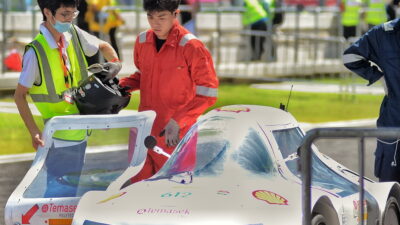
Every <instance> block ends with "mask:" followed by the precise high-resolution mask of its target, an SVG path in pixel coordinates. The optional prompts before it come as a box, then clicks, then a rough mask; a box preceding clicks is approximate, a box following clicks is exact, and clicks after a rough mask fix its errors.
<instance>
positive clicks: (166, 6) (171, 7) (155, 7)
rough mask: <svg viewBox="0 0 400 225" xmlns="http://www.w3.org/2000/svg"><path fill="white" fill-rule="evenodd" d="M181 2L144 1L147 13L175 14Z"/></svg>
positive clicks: (174, 0)
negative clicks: (162, 12)
mask: <svg viewBox="0 0 400 225" xmlns="http://www.w3.org/2000/svg"><path fill="white" fill-rule="evenodd" d="M179 3H180V0H143V8H144V10H145V11H146V12H161V11H165V10H167V11H170V12H174V11H175V10H177V9H178V6H179Z"/></svg>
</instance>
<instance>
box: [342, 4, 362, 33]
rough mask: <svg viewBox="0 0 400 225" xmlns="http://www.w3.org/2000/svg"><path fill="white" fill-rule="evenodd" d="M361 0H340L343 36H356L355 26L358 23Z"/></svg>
mask: <svg viewBox="0 0 400 225" xmlns="http://www.w3.org/2000/svg"><path fill="white" fill-rule="evenodd" d="M361 6H362V2H361V0H342V3H341V11H342V26H343V37H344V38H346V39H349V38H350V37H357V36H358V35H357V27H358V25H359V23H360V9H361Z"/></svg>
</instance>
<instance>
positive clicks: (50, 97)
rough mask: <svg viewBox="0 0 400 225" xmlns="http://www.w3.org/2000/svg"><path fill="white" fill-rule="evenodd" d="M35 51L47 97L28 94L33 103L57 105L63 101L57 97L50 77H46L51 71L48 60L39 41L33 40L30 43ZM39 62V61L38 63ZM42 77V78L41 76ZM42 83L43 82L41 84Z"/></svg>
mask: <svg viewBox="0 0 400 225" xmlns="http://www.w3.org/2000/svg"><path fill="white" fill-rule="evenodd" d="M31 44H32V45H33V46H32V47H34V49H35V53H36V58H37V59H38V62H40V63H41V65H42V66H41V77H42V79H43V78H44V79H45V82H46V87H47V95H46V94H32V93H31V94H29V95H30V96H31V98H32V100H33V101H34V102H49V103H57V102H61V101H63V99H62V97H61V96H60V95H57V93H56V89H55V87H54V82H53V78H52V76H51V75H50V76H48V75H47V74H51V69H50V65H49V60H47V57H46V52H45V51H44V49H43V46H42V45H41V44H40V43H39V41H37V40H34V41H33V42H32V43H31ZM39 60H40V61H39ZM42 75H43V76H42ZM42 83H43V82H42Z"/></svg>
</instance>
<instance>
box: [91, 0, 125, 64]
mask: <svg viewBox="0 0 400 225" xmlns="http://www.w3.org/2000/svg"><path fill="white" fill-rule="evenodd" d="M87 2H88V10H87V12H86V14H85V19H86V21H87V22H88V24H89V30H90V31H91V32H93V34H95V35H96V36H97V37H99V35H100V32H102V33H104V34H108V35H109V37H110V43H111V46H112V47H113V48H114V49H115V51H116V52H117V55H118V56H120V53H119V48H118V44H117V38H116V32H117V28H118V27H119V26H121V25H122V24H124V23H125V21H124V20H123V19H122V17H121V16H120V15H119V13H118V11H117V10H115V9H110V10H107V11H102V9H103V8H104V7H107V6H116V5H117V2H116V0H87ZM101 20H103V21H101ZM102 22H103V24H102Z"/></svg>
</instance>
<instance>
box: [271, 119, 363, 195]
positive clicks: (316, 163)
mask: <svg viewBox="0 0 400 225" xmlns="http://www.w3.org/2000/svg"><path fill="white" fill-rule="evenodd" d="M272 133H273V135H274V137H275V140H276V142H277V144H278V147H279V150H280V152H281V153H282V157H283V158H284V161H285V163H286V166H287V167H288V168H289V170H290V171H291V172H292V173H293V174H294V175H295V176H297V177H299V178H300V177H301V173H300V171H299V170H298V162H299V160H300V158H299V157H298V155H297V149H298V148H299V147H300V145H301V142H302V139H303V138H304V135H303V133H302V132H301V130H300V129H299V128H298V127H296V128H291V129H283V130H275V131H273V132H272ZM312 172H313V173H312V184H313V186H319V187H322V188H324V189H327V190H332V192H334V193H336V194H338V195H340V196H342V197H343V196H347V195H350V194H354V193H356V192H358V188H357V185H355V184H353V183H352V182H350V181H349V180H347V179H345V178H344V177H343V176H341V175H339V174H337V173H336V172H335V171H333V170H332V169H330V168H329V167H328V166H326V165H325V164H324V163H323V162H322V161H321V160H320V159H319V157H318V156H317V155H316V154H315V153H314V152H313V153H312Z"/></svg>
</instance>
